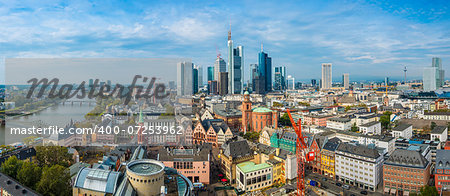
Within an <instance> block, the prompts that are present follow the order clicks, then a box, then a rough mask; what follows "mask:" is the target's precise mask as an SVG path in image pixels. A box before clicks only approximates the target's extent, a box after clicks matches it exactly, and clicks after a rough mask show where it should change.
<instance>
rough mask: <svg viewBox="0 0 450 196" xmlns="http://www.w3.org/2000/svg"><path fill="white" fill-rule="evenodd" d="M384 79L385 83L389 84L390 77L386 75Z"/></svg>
mask: <svg viewBox="0 0 450 196" xmlns="http://www.w3.org/2000/svg"><path fill="white" fill-rule="evenodd" d="M384 80H385V83H386V84H384V85H386V86H389V77H386V78H385V79H384Z"/></svg>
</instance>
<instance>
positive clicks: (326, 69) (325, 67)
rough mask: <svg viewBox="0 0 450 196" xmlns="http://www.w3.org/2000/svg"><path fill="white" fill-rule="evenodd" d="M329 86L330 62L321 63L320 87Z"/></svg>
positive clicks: (330, 82)
mask: <svg viewBox="0 0 450 196" xmlns="http://www.w3.org/2000/svg"><path fill="white" fill-rule="evenodd" d="M331 87H332V70H331V63H322V83H321V89H331Z"/></svg>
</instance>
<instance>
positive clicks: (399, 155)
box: [385, 149, 428, 168]
mask: <svg viewBox="0 0 450 196" xmlns="http://www.w3.org/2000/svg"><path fill="white" fill-rule="evenodd" d="M385 164H388V165H397V166H403V167H416V168H426V167H427V166H428V160H427V159H426V158H425V157H423V156H422V154H421V153H420V152H419V151H415V150H406V149H396V150H395V151H394V152H392V154H391V155H390V156H389V158H388V159H387V160H386V162H385Z"/></svg>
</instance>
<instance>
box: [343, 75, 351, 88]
mask: <svg viewBox="0 0 450 196" xmlns="http://www.w3.org/2000/svg"><path fill="white" fill-rule="evenodd" d="M342 84H343V85H344V89H349V87H350V81H349V74H348V73H345V74H342Z"/></svg>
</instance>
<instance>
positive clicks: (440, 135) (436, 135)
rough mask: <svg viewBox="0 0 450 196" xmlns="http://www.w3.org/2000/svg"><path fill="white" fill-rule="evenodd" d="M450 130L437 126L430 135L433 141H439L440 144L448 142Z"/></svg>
mask: <svg viewBox="0 0 450 196" xmlns="http://www.w3.org/2000/svg"><path fill="white" fill-rule="evenodd" d="M447 134H448V128H447V127H446V126H436V127H435V128H434V129H433V130H432V131H431V133H430V136H431V137H430V138H431V140H432V141H436V140H439V141H440V142H446V141H447V137H448V135H447Z"/></svg>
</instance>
